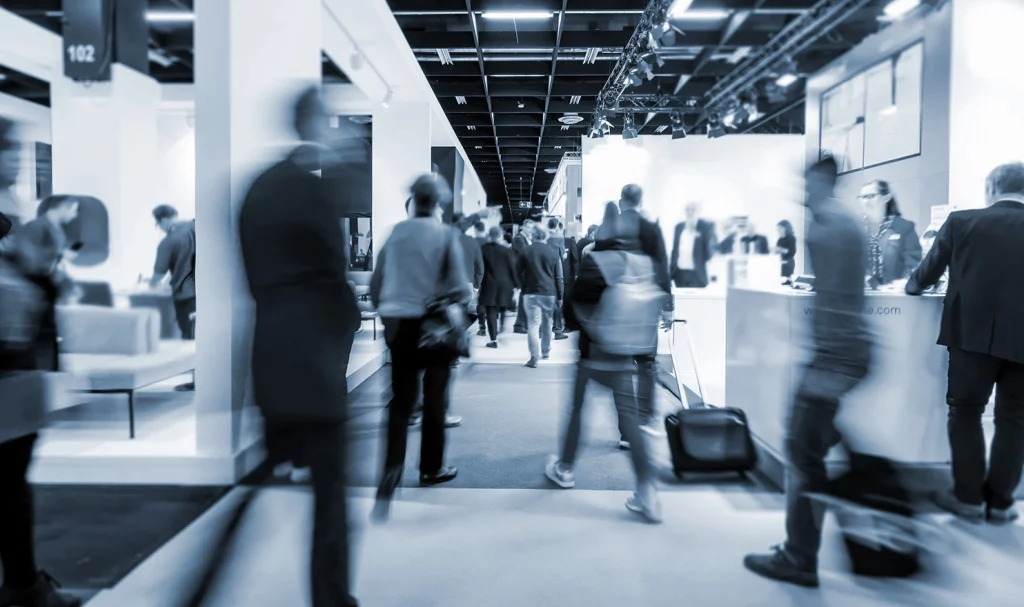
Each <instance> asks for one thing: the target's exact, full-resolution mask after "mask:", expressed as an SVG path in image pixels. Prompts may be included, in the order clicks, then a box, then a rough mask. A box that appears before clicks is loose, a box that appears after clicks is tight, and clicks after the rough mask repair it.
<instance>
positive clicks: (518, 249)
mask: <svg viewBox="0 0 1024 607" xmlns="http://www.w3.org/2000/svg"><path fill="white" fill-rule="evenodd" d="M536 225H537V224H536V223H535V222H534V221H533V220H532V219H527V220H526V221H524V222H523V225H522V226H521V227H520V228H519V232H518V233H517V234H516V235H515V236H514V237H513V238H512V252H513V253H514V254H515V257H516V263H518V262H519V258H520V257H522V255H523V253H525V252H526V249H527V248H528V247H529V246H530V245H531V244H532V243H533V230H534V227H535V226H536ZM517 309H518V311H517V312H516V324H515V325H513V327H512V329H513V331H515V332H516V333H520V334H523V335H526V333H527V326H526V325H527V322H526V307H525V306H524V305H523V294H522V293H520V294H519V302H518V304H517Z"/></svg>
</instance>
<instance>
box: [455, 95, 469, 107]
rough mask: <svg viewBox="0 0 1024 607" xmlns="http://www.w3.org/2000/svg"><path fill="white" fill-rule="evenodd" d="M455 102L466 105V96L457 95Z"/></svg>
mask: <svg viewBox="0 0 1024 607" xmlns="http://www.w3.org/2000/svg"><path fill="white" fill-rule="evenodd" d="M455 103H458V104H459V105H466V103H467V102H466V98H465V97H463V96H462V95H457V96H456V97H455Z"/></svg>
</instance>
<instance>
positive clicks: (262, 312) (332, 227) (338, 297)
mask: <svg viewBox="0 0 1024 607" xmlns="http://www.w3.org/2000/svg"><path fill="white" fill-rule="evenodd" d="M333 200H334V198H333V197H332V196H331V195H330V191H329V189H328V187H327V184H325V183H324V182H323V180H321V179H320V178H319V177H317V176H316V175H315V174H313V173H312V172H311V170H310V169H309V168H307V167H304V166H300V164H299V161H298V160H297V156H296V155H295V154H293V156H292V157H290V158H289V159H287V160H285V161H283V162H280V163H278V164H277V165H274V166H273V167H271V168H270V169H268V170H267V171H266V172H264V173H263V174H262V175H260V176H259V177H258V178H257V179H256V181H255V182H254V183H253V185H252V187H251V188H250V190H249V192H248V194H247V195H246V197H245V201H244V202H243V204H242V210H241V214H240V216H239V236H240V239H241V248H242V258H243V262H244V266H245V273H246V277H247V279H248V282H249V289H250V291H251V292H252V296H253V299H254V300H255V302H256V326H255V330H254V335H253V354H252V373H253V377H252V380H253V388H254V396H255V397H256V402H257V404H258V405H259V407H260V409H262V411H263V414H264V416H266V417H267V418H268V419H274V420H280V421H298V422H303V421H327V422H332V421H340V420H343V419H345V416H346V415H347V412H346V406H345V404H346V400H347V396H348V388H347V383H346V381H345V370H346V367H347V366H348V359H349V355H350V353H351V349H352V341H353V339H354V338H355V331H356V329H357V328H358V326H359V322H360V321H359V318H360V316H359V310H358V308H357V306H356V298H355V294H354V293H353V292H352V288H351V287H350V286H349V283H348V280H347V278H348V277H347V268H348V259H347V256H346V253H345V240H344V236H343V233H342V230H341V217H342V215H343V209H341V208H340V207H339V206H338V205H336V204H335V203H334V202H333Z"/></svg>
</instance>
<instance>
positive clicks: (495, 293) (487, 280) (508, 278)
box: [479, 242, 519, 308]
mask: <svg viewBox="0 0 1024 607" xmlns="http://www.w3.org/2000/svg"><path fill="white" fill-rule="evenodd" d="M480 251H481V255H482V257H483V260H484V279H483V283H482V284H481V285H480V300H479V304H480V305H481V306H497V307H502V308H511V307H512V298H513V293H514V291H515V289H516V287H517V286H518V285H519V280H518V278H517V277H516V262H515V257H514V256H513V254H512V250H511V249H509V248H508V247H503V246H501V245H500V244H497V243H493V242H489V243H487V244H485V245H484V246H483V247H481V248H480Z"/></svg>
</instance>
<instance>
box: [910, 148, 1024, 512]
mask: <svg viewBox="0 0 1024 607" xmlns="http://www.w3.org/2000/svg"><path fill="white" fill-rule="evenodd" d="M985 194H986V200H987V203H988V207H987V208H985V209H971V210H965V211H957V212H955V213H952V214H950V216H949V217H948V218H947V219H946V223H945V224H943V226H942V228H941V229H940V230H939V234H938V236H936V238H935V243H934V244H933V245H932V248H931V251H929V252H928V256H927V257H925V259H924V261H922V262H921V265H920V266H918V268H917V270H916V271H915V272H914V273H913V274H912V275H911V277H910V280H909V281H907V286H906V291H907V293H909V294H911V295H920V294H921V292H922V291H924V290H925V289H927V288H928V287H931V286H932V285H934V284H936V283H937V282H938V281H939V279H940V278H942V275H943V273H944V272H945V271H946V268H947V267H948V268H949V287H948V289H947V291H946V303H945V306H944V307H943V309H942V325H941V327H940V329H939V344H940V345H943V346H946V348H947V349H948V350H949V386H948V388H947V392H946V402H947V404H949V446H950V448H951V450H952V455H953V483H954V487H953V491H952V492H944V493H940V494H938V495H937V496H936V502H937V503H938V505H939V506H941V507H943V508H944V509H946V510H948V511H950V512H952V513H954V514H956V515H957V516H960V517H961V518H965V519H968V520H971V521H975V522H977V521H981V520H983V519H985V518H986V517H987V518H988V520H989V521H991V522H993V523H1010V522H1013V521H1014V520H1015V519H1016V518H1017V517H1018V513H1017V511H1016V509H1015V508H1014V507H1013V503H1014V500H1013V493H1014V491H1015V490H1016V489H1017V485H1019V484H1020V478H1021V468H1022V466H1024V281H1022V280H1021V277H1022V276H1024V239H1022V238H1021V237H1022V235H1024V164H1022V163H1015V164H1007V165H1003V166H1001V167H998V168H996V169H995V170H994V171H992V173H991V174H990V175H989V176H988V181H987V183H986V192H985ZM993 388H995V391H996V406H995V418H996V424H995V426H996V435H995V438H994V439H993V441H992V452H991V455H990V457H989V461H988V467H987V469H986V462H985V433H984V431H983V430H982V425H981V416H982V414H983V413H984V412H985V407H986V406H987V405H988V401H989V396H990V395H991V394H992V389H993Z"/></svg>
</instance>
